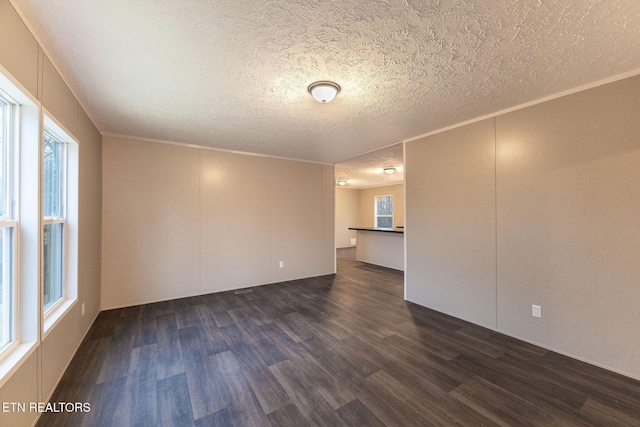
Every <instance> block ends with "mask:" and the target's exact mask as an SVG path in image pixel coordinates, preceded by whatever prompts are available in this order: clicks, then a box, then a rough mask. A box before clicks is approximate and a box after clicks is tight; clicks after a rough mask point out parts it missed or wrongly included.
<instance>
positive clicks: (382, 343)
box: [37, 249, 640, 427]
mask: <svg viewBox="0 0 640 427" xmlns="http://www.w3.org/2000/svg"><path fill="white" fill-rule="evenodd" d="M354 255H355V253H354V251H353V250H352V249H346V250H342V249H341V250H338V274H337V275H326V276H320V277H314V278H308V279H299V280H292V281H287V282H282V283H275V284H272V285H264V286H258V287H253V288H246V289H242V290H238V291H227V292H220V293H216V294H209V295H201V296H196V297H191V298H181V299H178V300H173V301H164V302H158V303H153V304H145V305H141V306H135V307H126V308H123V309H117V310H109V311H105V312H102V313H100V314H99V315H98V317H97V319H96V321H95V323H94V325H92V327H91V329H90V331H89V332H88V334H87V336H86V338H85V340H84V341H83V342H82V343H81V345H80V348H79V350H78V352H77V353H76V355H75V357H74V358H73V360H72V361H71V363H70V364H69V367H68V369H67V371H66V372H65V373H64V375H63V377H62V379H61V381H60V383H59V384H58V387H57V388H56V390H55V391H54V394H53V398H52V401H53V402H88V403H90V405H91V412H89V413H81V412H78V413H45V414H43V415H42V416H41V417H40V419H39V421H38V424H37V425H38V426H65V427H66V426H88V427H93V426H100V427H103V426H104V427H111V426H114V427H125V426H156V425H166V426H187V427H188V426H198V427H203V426H267V425H279V426H296V427H298V426H331V427H334V426H354V425H366V426H378V425H388V426H402V427H405V426H409V427H412V426H430V425H434V426H435V425H437V426H473V427H475V426H482V425H484V426H493V425H499V426H562V427H565V426H607V427H609V426H625V427H627V426H636V425H637V426H640V397H639V396H640V381H636V380H634V379H631V378H627V377H624V376H622V375H619V374H616V373H614V372H610V371H605V370H603V369H601V368H598V367H596V366H593V365H589V364H586V363H584V362H580V361H577V360H573V359H571V358H568V357H566V356H562V355H559V354H557V353H554V352H552V351H549V350H545V349H542V348H540V347H536V346H534V345H531V344H528V343H524V342H522V341H518V340H516V339H513V338H510V337H508V336H505V335H501V334H498V333H496V332H494V331H491V330H488V329H485V328H482V327H480V326H477V325H473V324H471V323H469V322H466V321H464V320H460V319H456V318H453V317H451V316H447V315H444V314H442V313H438V312H436V311H433V310H429V309H427V308H424V307H420V306H417V305H416V304H413V303H410V302H406V301H404V300H402V294H403V293H402V292H403V275H402V272H399V271H395V270H390V269H385V268H383V267H378V266H372V265H367V264H364V263H361V262H359V261H356V260H355V256H354Z"/></svg>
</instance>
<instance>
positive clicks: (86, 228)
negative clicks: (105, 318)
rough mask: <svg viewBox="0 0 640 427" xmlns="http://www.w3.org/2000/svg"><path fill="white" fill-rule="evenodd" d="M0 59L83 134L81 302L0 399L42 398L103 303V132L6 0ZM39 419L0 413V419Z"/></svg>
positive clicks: (0, 9)
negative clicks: (94, 123) (83, 305)
mask: <svg viewBox="0 0 640 427" xmlns="http://www.w3.org/2000/svg"><path fill="white" fill-rule="evenodd" d="M0 65H1V66H2V67H4V68H5V69H6V70H7V71H8V72H9V73H10V74H11V76H12V77H13V78H14V79H15V80H16V81H17V82H19V83H20V84H21V85H22V87H23V88H24V90H25V91H27V92H29V93H30V94H31V95H32V96H33V97H35V98H36V99H38V100H39V101H40V102H42V106H43V107H44V108H45V109H47V111H48V112H49V114H50V115H51V116H53V117H54V118H56V119H57V120H58V121H60V122H61V123H62V124H63V125H64V126H65V127H66V128H67V130H68V131H69V132H71V133H72V135H73V136H75V137H76V138H77V139H78V140H79V156H80V159H79V190H78V191H79V194H78V199H79V200H78V202H79V207H78V211H79V212H78V215H79V225H78V228H79V229H78V247H79V258H78V304H76V305H75V306H74V307H73V308H72V309H71V311H69V312H68V313H67V314H66V315H65V317H64V318H63V319H62V320H61V321H60V322H59V323H58V324H57V325H56V326H54V327H53V329H52V330H51V332H49V333H48V335H47V337H46V339H44V340H43V341H42V342H40V340H39V339H38V342H37V347H36V349H35V352H34V353H32V354H31V356H29V357H28V358H27V359H26V360H25V361H24V363H23V364H22V365H20V367H19V368H18V369H17V371H15V372H14V373H13V375H12V376H11V377H10V378H9V379H8V381H7V382H6V383H5V384H4V385H3V386H2V387H1V388H0V401H5V402H8V401H13V402H38V401H44V400H47V399H48V398H49V397H50V395H51V393H52V392H53V390H54V388H55V386H56V384H57V382H58V381H59V379H60V377H61V375H62V374H63V372H64V369H65V368H66V366H67V364H68V363H69V361H70V359H71V357H72V356H73V354H74V353H75V351H76V349H77V348H78V346H79V344H80V342H81V341H82V338H83V337H84V335H85V334H86V332H87V331H88V329H89V327H90V326H91V324H92V323H93V320H94V319H95V317H96V316H97V314H98V311H99V307H100V247H101V243H100V230H101V212H102V205H101V203H102V202H101V200H102V197H101V191H102V171H101V167H102V166H101V164H102V160H101V156H102V150H101V136H100V134H99V133H98V131H97V129H96V128H95V126H94V125H93V123H92V122H91V121H90V120H89V118H88V116H87V115H86V114H85V112H84V111H83V110H82V108H81V107H80V105H79V104H78V102H77V100H76V99H75V97H74V96H73V94H72V93H71V91H70V90H69V88H68V87H67V86H66V84H65V82H64V80H63V79H62V78H61V77H60V76H59V75H58V73H57V71H56V69H55V68H54V67H53V65H52V64H51V62H50V61H49V59H48V58H47V57H46V56H45V55H44V53H43V52H42V50H41V49H40V47H39V46H38V43H37V41H36V39H35V38H34V36H33V35H32V34H31V33H30V32H29V30H28V29H27V27H26V25H25V24H24V23H23V21H22V20H21V18H20V17H19V15H18V14H17V13H16V11H15V10H14V9H13V7H12V6H11V4H10V3H9V2H8V1H7V0H0ZM83 303H84V304H85V315H84V316H83V315H82V311H81V305H82V304H83ZM38 336H40V334H38ZM35 419H36V414H35V413H25V414H18V413H0V425H16V426H18V425H31V424H32V423H33V422H34V421H35Z"/></svg>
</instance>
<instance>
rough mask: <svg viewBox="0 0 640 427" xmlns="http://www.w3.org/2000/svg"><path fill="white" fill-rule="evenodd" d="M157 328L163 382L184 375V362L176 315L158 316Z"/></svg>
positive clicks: (159, 377) (160, 371) (159, 364)
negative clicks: (165, 379)
mask: <svg viewBox="0 0 640 427" xmlns="http://www.w3.org/2000/svg"><path fill="white" fill-rule="evenodd" d="M157 328H158V342H157V344H156V346H157V351H158V353H157V359H158V362H157V373H158V379H159V380H161V379H164V378H168V377H172V376H174V375H178V374H182V373H184V360H183V355H182V348H181V346H180V336H179V334H178V325H177V323H176V318H175V315H174V314H173V313H167V314H163V315H161V316H158V318H157Z"/></svg>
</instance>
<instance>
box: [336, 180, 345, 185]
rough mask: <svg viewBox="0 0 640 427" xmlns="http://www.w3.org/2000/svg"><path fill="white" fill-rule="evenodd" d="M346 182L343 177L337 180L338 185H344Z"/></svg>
mask: <svg viewBox="0 0 640 427" xmlns="http://www.w3.org/2000/svg"><path fill="white" fill-rule="evenodd" d="M346 184H347V181H346V180H344V179H341V180H339V181H338V185H346Z"/></svg>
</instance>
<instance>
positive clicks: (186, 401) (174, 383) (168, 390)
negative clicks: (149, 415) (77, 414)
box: [94, 374, 195, 427]
mask: <svg viewBox="0 0 640 427" xmlns="http://www.w3.org/2000/svg"><path fill="white" fill-rule="evenodd" d="M157 393H158V403H157V405H158V424H157V425H159V426H165V427H172V426H184V427H189V426H194V425H195V422H194V418H193V412H192V410H191V396H190V395H189V386H188V384H187V377H186V375H185V374H178V375H174V376H172V377H168V378H164V379H161V380H158V382H157ZM94 425H105V426H106V425H109V426H117V425H125V424H94Z"/></svg>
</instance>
